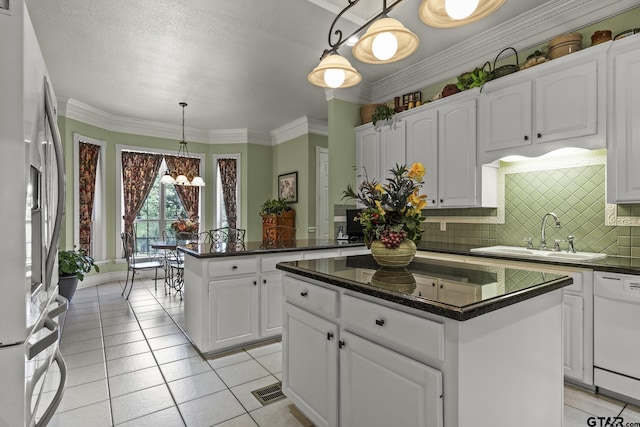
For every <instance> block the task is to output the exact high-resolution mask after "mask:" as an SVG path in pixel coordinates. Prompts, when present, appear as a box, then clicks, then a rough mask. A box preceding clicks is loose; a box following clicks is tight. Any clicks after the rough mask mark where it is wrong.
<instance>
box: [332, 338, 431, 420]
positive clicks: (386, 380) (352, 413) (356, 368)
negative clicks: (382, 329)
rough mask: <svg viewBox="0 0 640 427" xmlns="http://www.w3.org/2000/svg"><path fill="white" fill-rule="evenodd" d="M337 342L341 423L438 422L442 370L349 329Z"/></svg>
mask: <svg viewBox="0 0 640 427" xmlns="http://www.w3.org/2000/svg"><path fill="white" fill-rule="evenodd" d="M340 347H341V350H340V425H342V426H350V427H375V426H380V427H383V426H384V427H387V426H412V427H413V426H415V427H442V425H443V409H442V373H441V372H440V371H438V370H436V369H433V368H431V367H429V366H427V365H424V364H422V363H419V362H417V361H415V360H413V359H410V358H408V357H405V356H403V355H401V354H399V353H396V352H395V351H393V350H390V349H388V348H385V347H383V346H381V345H378V344H375V343H373V342H371V341H368V340H365V339H363V338H361V337H359V336H357V335H354V334H351V333H349V332H343V333H341V335H340ZM372 402H384V404H373V405H372Z"/></svg>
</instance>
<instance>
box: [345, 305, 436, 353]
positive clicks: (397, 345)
mask: <svg viewBox="0 0 640 427" xmlns="http://www.w3.org/2000/svg"><path fill="white" fill-rule="evenodd" d="M342 320H343V324H344V327H345V329H347V330H349V331H351V332H354V333H356V334H358V335H361V336H363V337H365V338H368V339H370V340H372V341H374V342H377V343H379V344H382V345H385V346H387V347H389V348H393V349H394V350H397V351H400V352H401V353H405V354H407V355H408V356H410V357H413V358H418V359H424V358H425V356H426V357H428V358H431V359H436V360H440V361H444V324H442V323H438V322H434V321H432V320H428V319H424V318H422V317H418V316H414V315H411V314H407V313H403V312H401V311H398V310H394V309H392V308H389V307H384V306H381V305H378V304H373V303H371V302H368V301H364V300H361V299H358V298H354V297H351V296H349V295H344V296H343V298H342Z"/></svg>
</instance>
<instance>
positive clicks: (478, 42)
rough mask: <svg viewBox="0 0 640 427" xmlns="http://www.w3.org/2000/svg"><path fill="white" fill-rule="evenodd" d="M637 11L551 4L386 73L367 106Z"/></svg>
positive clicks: (589, 1)
mask: <svg viewBox="0 0 640 427" xmlns="http://www.w3.org/2000/svg"><path fill="white" fill-rule="evenodd" d="M637 6H638V1H637V0H553V1H549V2H547V3H545V4H543V5H541V6H539V7H537V8H535V9H533V10H531V11H529V12H528V13H526V14H523V15H521V16H518V17H516V18H513V19H511V20H509V21H506V22H504V23H503V24H500V25H498V26H496V27H493V28H491V29H490V30H487V31H484V32H482V33H480V34H478V35H477V36H476V37H474V38H473V40H465V41H464V42H462V43H458V44H457V45H455V46H453V47H451V48H449V49H446V50H444V51H442V52H439V53H437V54H436V55H433V56H431V57H429V58H428V59H425V60H423V61H420V62H418V63H416V64H414V65H413V66H411V67H407V68H405V69H402V70H400V71H398V72H396V73H393V74H390V75H388V76H386V77H384V78H382V79H380V80H377V81H375V82H374V83H373V85H372V91H371V97H370V100H369V101H367V102H384V101H386V100H389V99H391V98H393V97H394V96H395V95H397V94H398V93H402V92H403V91H406V90H407V89H409V88H424V87H428V86H430V85H434V84H437V83H440V82H442V81H443V80H445V79H447V78H451V77H453V76H456V75H458V74H460V73H462V72H465V71H468V70H469V69H471V68H474V67H476V66H478V65H479V64H482V63H484V62H486V61H487V58H493V57H495V55H496V53H497V52H499V51H500V50H502V49H503V48H504V47H505V40H509V46H511V47H514V48H515V49H516V50H518V51H521V50H524V49H528V48H531V47H533V46H537V45H540V44H543V43H545V42H547V41H548V40H550V39H552V38H553V37H555V36H557V35H558V34H562V33H565V32H570V31H575V30H577V29H580V28H583V27H586V26H588V25H591V24H593V23H594V22H598V21H601V20H603V19H607V18H609V17H611V16H614V15H617V14H620V13H622V12H625V11H627V10H629V9H632V8H634V7H637Z"/></svg>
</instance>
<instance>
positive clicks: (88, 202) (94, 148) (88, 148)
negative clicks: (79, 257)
mask: <svg viewBox="0 0 640 427" xmlns="http://www.w3.org/2000/svg"><path fill="white" fill-rule="evenodd" d="M99 154H100V146H98V145H94V144H89V143H87V142H82V141H80V145H79V157H80V159H79V163H80V164H79V165H78V166H79V181H80V249H81V250H84V251H86V253H87V254H89V255H91V228H92V226H93V219H92V218H93V201H94V198H95V194H96V171H97V168H98V156H99Z"/></svg>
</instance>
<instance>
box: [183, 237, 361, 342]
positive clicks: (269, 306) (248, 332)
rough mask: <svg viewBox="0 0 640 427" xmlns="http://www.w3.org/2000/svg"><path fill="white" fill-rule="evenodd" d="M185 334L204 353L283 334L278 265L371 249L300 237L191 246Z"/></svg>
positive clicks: (185, 248) (186, 251)
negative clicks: (273, 241)
mask: <svg viewBox="0 0 640 427" xmlns="http://www.w3.org/2000/svg"><path fill="white" fill-rule="evenodd" d="M178 249H179V250H180V251H181V252H182V253H184V254H185V257H184V258H185V260H184V289H185V299H184V313H185V332H186V334H187V336H188V337H189V339H191V342H192V343H193V344H194V345H195V346H196V347H197V348H198V349H199V350H200V352H202V353H205V354H213V353H219V352H222V351H227V350H230V349H234V348H236V347H241V346H245V345H249V344H254V343H257V342H260V341H265V340H268V339H273V338H276V337H279V336H280V335H281V333H282V304H283V297H282V272H280V271H279V270H276V264H277V263H279V262H283V261H294V260H303V259H312V258H328V257H338V256H345V255H354V254H358V253H367V252H369V251H368V249H367V248H366V247H365V246H364V245H363V243H350V242H336V241H335V240H296V241H295V242H293V244H291V245H287V247H282V246H265V245H264V244H263V243H262V242H246V243H243V244H240V245H237V246H236V245H232V246H231V245H230V246H227V245H211V244H186V245H184V246H179V247H178Z"/></svg>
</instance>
